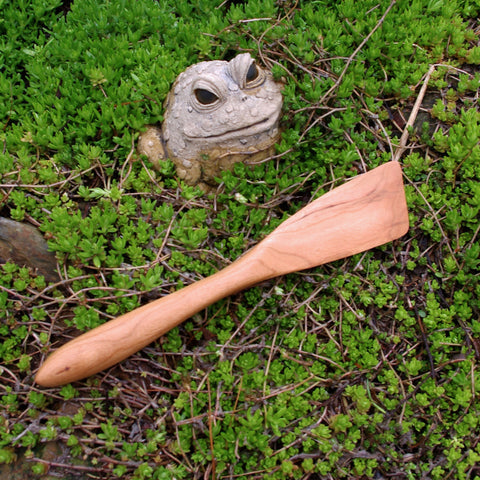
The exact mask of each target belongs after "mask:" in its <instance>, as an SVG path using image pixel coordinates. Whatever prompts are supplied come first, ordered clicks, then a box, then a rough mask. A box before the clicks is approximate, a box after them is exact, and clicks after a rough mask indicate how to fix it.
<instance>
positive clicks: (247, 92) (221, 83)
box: [138, 53, 282, 189]
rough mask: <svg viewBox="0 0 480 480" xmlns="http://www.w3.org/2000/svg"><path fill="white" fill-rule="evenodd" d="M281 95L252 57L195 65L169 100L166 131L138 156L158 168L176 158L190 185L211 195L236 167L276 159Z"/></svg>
mask: <svg viewBox="0 0 480 480" xmlns="http://www.w3.org/2000/svg"><path fill="white" fill-rule="evenodd" d="M281 89H282V87H281V84H279V83H277V82H275V81H274V80H273V77H272V74H271V73H270V72H268V71H265V70H262V69H261V68H260V67H258V66H257V65H256V64H255V61H254V60H253V59H252V57H251V56H250V54H248V53H243V54H240V55H238V56H236V57H235V58H234V59H233V60H231V61H230V62H226V61H220V60H215V61H212V62H201V63H198V64H196V65H192V66H191V67H189V68H187V69H186V70H185V72H183V73H181V74H180V75H179V76H178V78H177V80H176V81H175V83H174V85H173V88H172V90H171V91H170V93H169V94H168V97H167V100H166V104H165V115H164V116H165V121H164V122H163V125H162V127H161V128H158V127H148V128H147V131H146V132H145V133H143V134H142V135H141V137H140V139H139V144H138V150H139V152H140V153H141V154H145V155H147V157H148V158H149V159H150V160H151V161H152V162H153V164H154V165H155V164H158V162H159V161H160V160H162V159H165V158H170V159H171V160H172V161H173V162H174V163H175V165H176V167H177V174H178V176H179V177H180V178H181V179H182V180H184V181H185V183H187V184H189V185H199V186H201V187H203V188H205V189H208V188H209V187H210V186H212V185H215V177H218V176H219V175H220V172H221V171H222V170H227V169H230V168H231V167H232V166H233V164H234V163H236V162H240V161H251V162H255V161H258V160H262V159H264V158H267V157H269V156H270V155H272V154H273V152H274V145H275V143H276V142H277V140H278V138H279V129H278V124H279V119H280V114H281V109H282V94H281Z"/></svg>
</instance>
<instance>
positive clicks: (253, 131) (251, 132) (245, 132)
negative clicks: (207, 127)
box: [186, 115, 277, 142]
mask: <svg viewBox="0 0 480 480" xmlns="http://www.w3.org/2000/svg"><path fill="white" fill-rule="evenodd" d="M276 121H277V117H276V116H275V115H274V116H272V117H265V118H263V119H261V120H259V121H257V122H254V123H250V124H249V125H246V126H243V127H240V128H231V129H228V130H225V131H223V132H221V133H217V134H210V133H209V132H207V131H206V132H205V133H203V134H202V135H188V134H186V136H187V137H189V138H192V139H200V138H203V139H214V140H215V141H216V142H219V141H222V140H224V139H225V140H233V139H237V138H247V137H250V136H255V135H260V134H263V133H267V132H268V131H269V130H271V129H272V128H273V126H274V125H275V123H276Z"/></svg>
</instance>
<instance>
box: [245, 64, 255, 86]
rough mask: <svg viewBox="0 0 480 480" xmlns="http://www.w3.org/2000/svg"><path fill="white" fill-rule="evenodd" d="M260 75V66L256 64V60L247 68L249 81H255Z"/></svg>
mask: <svg viewBox="0 0 480 480" xmlns="http://www.w3.org/2000/svg"><path fill="white" fill-rule="evenodd" d="M257 77H258V68H257V66H256V65H255V62H252V64H251V65H250V68H249V69H248V70H247V77H246V80H247V83H250V82H253V81H254V80H255V79H256V78H257Z"/></svg>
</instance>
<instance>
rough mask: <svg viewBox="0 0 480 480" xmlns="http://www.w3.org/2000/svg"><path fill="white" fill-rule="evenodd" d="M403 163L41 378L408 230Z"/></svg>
mask: <svg viewBox="0 0 480 480" xmlns="http://www.w3.org/2000/svg"><path fill="white" fill-rule="evenodd" d="M407 230H408V213H407V206H406V201H405V194H404V188H403V182H402V172H401V167H400V165H399V164H398V163H397V162H390V163H387V164H385V165H382V166H380V167H377V168H375V169H373V170H371V171H370V172H368V173H366V174H362V175H358V176H357V177H355V178H354V179H353V180H350V181H349V182H347V183H345V184H344V185H342V186H340V187H337V188H335V189H333V190H331V191H330V192H329V193H327V194H325V195H323V196H322V197H320V198H319V199H317V200H315V201H313V202H312V203H310V204H309V205H307V206H306V207H304V208H302V209H301V210H299V211H298V212H297V213H296V214H295V215H293V216H292V217H290V218H289V219H287V220H286V221H284V222H283V223H282V224H281V225H280V226H279V227H278V228H276V229H275V230H274V231H273V232H272V233H271V234H270V235H268V236H267V237H266V238H265V239H264V240H262V241H261V242H260V243H259V244H258V245H256V246H255V247H253V248H252V249H251V250H249V251H248V252H247V253H246V254H244V255H243V256H242V257H240V258H239V259H238V260H236V261H235V262H233V263H232V264H230V265H229V266H228V267H226V268H224V269H222V270H220V271H219V272H217V273H215V274H214V275H211V276H210V277H207V278H204V279H203V280H200V281H198V282H195V283H192V284H191V285H188V286H187V287H185V288H183V289H181V290H178V291H176V292H174V293H172V294H170V295H167V296H165V297H163V298H160V299H158V300H155V301H153V302H151V303H149V304H147V305H144V306H142V307H140V308H137V309H135V310H133V311H132V312H130V313H127V314H125V315H122V316H121V317H118V318H116V319H115V320H112V321H109V322H107V323H105V324H103V325H101V326H100V327H98V328H95V329H93V330H91V331H89V332H87V333H85V334H83V335H81V336H79V337H78V338H76V339H74V340H72V341H70V342H68V343H67V344H65V345H63V346H62V347H60V348H59V349H58V350H57V351H55V352H54V353H53V354H52V355H50V356H49V357H48V358H47V360H46V361H45V363H44V364H43V365H42V366H41V368H40V370H39V371H38V373H37V375H36V377H35V382H36V383H38V384H39V385H42V386H44V387H53V386H59V385H63V384H65V383H70V382H73V381H76V380H80V379H82V378H85V377H87V376H90V375H93V374H94V373H97V372H99V371H101V370H104V369H106V368H108V367H110V366H112V365H115V364H116V363H118V362H120V361H122V360H124V359H125V358H127V357H129V356H130V355H132V354H133V353H135V352H137V351H139V350H141V349H142V348H143V347H145V346H146V345H148V344H149V343H151V342H152V341H154V340H155V339H157V338H158V337H160V336H161V335H163V334H164V333H166V332H168V331H169V330H170V329H172V328H173V327H175V326H177V325H178V324H179V323H181V322H183V321H184V320H186V319H187V318H189V317H191V316H192V315H194V314H195V313H197V312H199V311H200V310H203V309H204V308H206V307H207V306H209V305H211V304H213V303H215V302H216V301H218V300H220V299H222V298H224V297H226V296H228V295H232V294H233V293H236V292H238V291H240V290H243V289H245V288H248V287H251V286H252V285H255V284H256V283H259V282H261V281H264V280H267V279H269V278H273V277H276V276H278V275H283V274H286V273H291V272H295V271H298V270H303V269H306V268H310V267H313V266H316V265H321V264H323V263H327V262H331V261H334V260H339V259H341V258H345V257H348V256H350V255H354V254H356V253H360V252H363V251H365V250H368V249H370V248H373V247H376V246H379V245H383V244H384V243H387V242H390V241H392V240H394V239H397V238H399V237H401V236H402V235H404V234H405V233H406V232H407Z"/></svg>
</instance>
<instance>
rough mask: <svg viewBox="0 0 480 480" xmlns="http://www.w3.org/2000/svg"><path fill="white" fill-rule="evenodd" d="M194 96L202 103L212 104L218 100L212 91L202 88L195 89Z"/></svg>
mask: <svg viewBox="0 0 480 480" xmlns="http://www.w3.org/2000/svg"><path fill="white" fill-rule="evenodd" d="M195 97H196V99H197V100H198V101H199V102H200V103H201V104H202V105H212V104H213V103H215V102H216V101H217V100H218V97H217V96H216V95H215V94H214V93H213V92H211V91H210V90H205V89H204V88H197V89H195Z"/></svg>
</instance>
